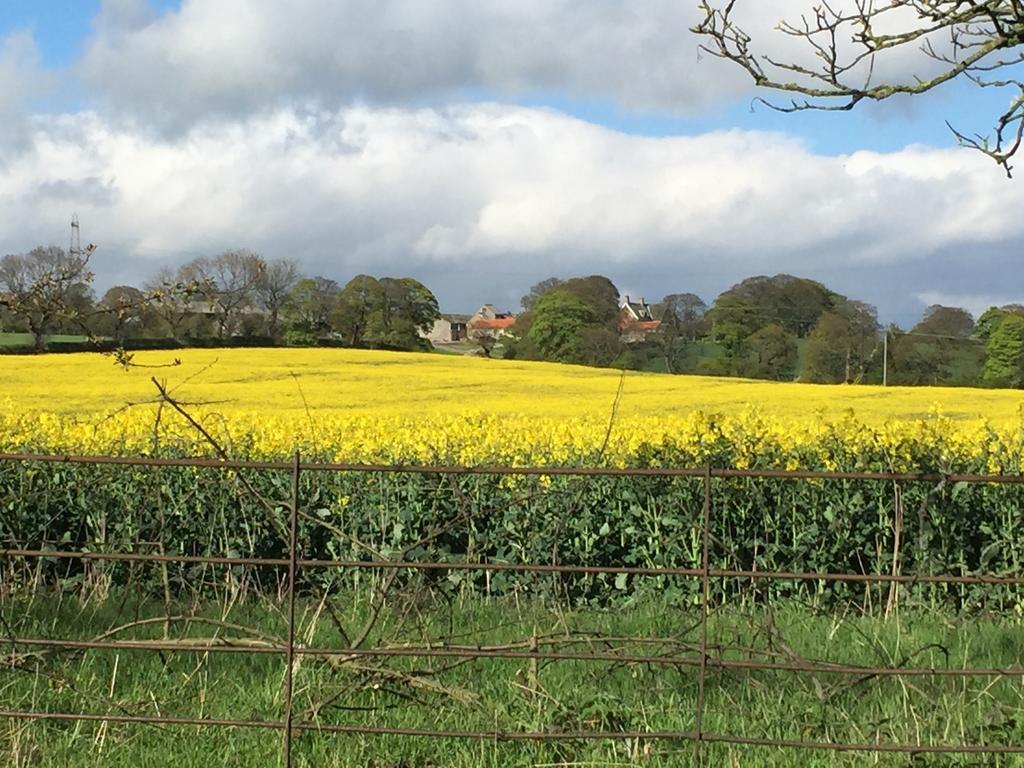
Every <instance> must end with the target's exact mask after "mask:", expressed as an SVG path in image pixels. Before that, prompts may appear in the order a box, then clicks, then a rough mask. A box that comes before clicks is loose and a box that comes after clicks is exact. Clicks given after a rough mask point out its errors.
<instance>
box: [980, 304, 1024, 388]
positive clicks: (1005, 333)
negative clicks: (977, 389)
mask: <svg viewBox="0 0 1024 768" xmlns="http://www.w3.org/2000/svg"><path fill="white" fill-rule="evenodd" d="M981 381H982V383H983V384H985V385H986V386H989V387H1013V388H1018V389H1019V388H1020V387H1021V386H1024V317H1022V316H1020V315H1018V314H1015V313H1010V312H1008V313H1007V314H1006V316H1005V317H1004V318H1003V319H1002V321H1001V322H1000V323H999V324H998V325H997V326H996V328H995V330H994V331H992V335H991V336H989V339H988V342H987V343H986V344H985V365H984V367H983V368H982V370H981Z"/></svg>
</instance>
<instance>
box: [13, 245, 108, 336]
mask: <svg viewBox="0 0 1024 768" xmlns="http://www.w3.org/2000/svg"><path fill="white" fill-rule="evenodd" d="M91 253H92V246H90V247H89V249H87V250H86V252H85V254H84V255H81V256H79V255H77V254H75V255H72V254H69V253H66V252H65V251H63V250H62V249H60V248H58V247H56V246H46V247H42V246H40V247H37V248H33V249H32V250H31V251H29V252H28V253H25V254H9V255H7V256H4V257H3V258H2V259H0V306H3V307H4V308H5V309H6V310H7V311H8V312H9V313H10V314H11V316H12V317H14V318H16V319H17V320H19V321H21V322H22V323H23V324H24V326H25V327H26V328H27V329H28V332H29V333H31V334H32V345H33V348H34V349H35V351H36V352H42V351H43V348H44V347H45V337H46V334H48V333H52V332H53V331H54V330H55V329H56V328H57V327H58V326H59V325H60V324H61V323H62V322H63V323H64V324H67V323H68V322H74V323H76V324H77V323H79V321H80V320H81V317H82V312H83V309H84V307H85V306H86V304H87V302H88V300H89V299H90V298H91V291H90V288H89V283H91V282H92V278H93V276H92V273H91V272H89V271H88V261H89V255H90V254H91Z"/></svg>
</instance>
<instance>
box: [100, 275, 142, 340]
mask: <svg viewBox="0 0 1024 768" xmlns="http://www.w3.org/2000/svg"><path fill="white" fill-rule="evenodd" d="M97 310H99V314H98V316H97V320H96V322H95V324H94V328H95V330H96V331H97V332H98V333H101V334H104V335H107V336H110V337H112V338H113V339H114V341H116V342H117V343H118V344H123V343H124V341H125V339H127V338H128V337H129V336H139V335H142V334H143V333H144V331H145V330H146V329H149V328H152V327H153V325H154V324H155V321H156V320H157V318H156V316H155V313H154V310H153V309H152V308H151V307H150V300H149V297H147V296H146V294H144V293H143V292H142V291H141V290H139V289H138V288H136V287H134V286H131V285H115V286H114V287H113V288H110V289H109V290H108V291H107V292H106V293H104V294H103V298H102V299H100V301H99V304H98V305H97Z"/></svg>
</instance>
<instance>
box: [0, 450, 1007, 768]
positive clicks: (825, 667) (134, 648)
mask: <svg viewBox="0 0 1024 768" xmlns="http://www.w3.org/2000/svg"><path fill="white" fill-rule="evenodd" d="M4 463H40V464H86V465H116V466H132V467H183V468H196V469H199V468H204V469H213V470H224V471H236V472H237V471H255V472H260V471H271V470H273V471H287V472H289V474H290V488H289V490H290V497H289V500H288V502H287V512H288V518H289V527H288V542H287V544H288V546H287V554H288V556H287V557H286V558H279V557H237V556H201V555H185V554H180V555H178V554H160V553H153V554H150V553H138V552H84V551H74V550H67V549H60V548H58V547H54V548H24V547H17V546H9V547H7V548H0V558H2V559H5V560H24V561H38V560H47V559H48V560H64V561H80V562H88V561H97V562H128V563H158V564H170V563H178V564H188V565H223V566H241V567H273V568H283V569H286V571H287V578H286V581H285V587H286V589H285V601H286V608H285V609H286V623H287V633H286V638H285V641H284V642H283V643H276V644H275V643H267V644H265V645H262V646H254V645H237V644H232V642H231V641H230V640H224V641H222V642H205V643H188V642H184V643H183V642H170V641H158V640H92V641H89V640H77V639H72V638H41V637H26V636H20V635H17V634H13V633H11V634H5V635H4V636H3V638H2V641H3V642H4V643H5V644H7V645H8V646H10V647H11V648H12V649H13V648H54V649H66V650H100V651H124V652H150V653H154V652H156V653H159V652H191V653H201V654H243V655H273V656H282V657H283V658H284V662H285V674H284V681H283V699H284V706H283V710H284V712H283V717H282V718H281V719H280V720H266V719H224V718H203V717H170V716H159V715H152V716H149V715H128V714H116V713H105V714H91V713H84V712H47V711H33V710H21V709H15V708H10V709H0V718H11V719H16V720H24V721H64V722H96V723H123V724H140V725H143V724H144V725H162V726H202V727H208V728H251V729H262V730H271V731H280V732H281V733H282V748H281V749H282V761H283V764H284V765H285V766H287V767H288V768H290V766H291V765H292V759H293V753H294V751H295V748H294V738H295V736H296V735H298V734H301V733H303V732H317V733H323V734H339V735H345V734H350V735H363V736H404V737H410V738H433V739H442V738H443V739H469V740H482V741H535V742H554V741H577V740H615V739H618V740H621V739H635V740H644V741H655V740H665V741H678V742H693V745H694V750H695V753H694V756H695V761H696V762H698V763H702V761H703V754H702V751H701V748H702V745H703V744H716V743H718V744H728V745H736V746H750V747H772V748H778V749H812V750H828V751H840V752H865V753H906V754H962V755H978V754H992V755H996V754H1024V745H1019V744H957V743H950V744H927V743H894V742H884V741H878V742H875V741H865V742H831V741H813V740H797V739H784V738H757V737H750V736H745V735H739V734H730V733H715V732H709V731H707V730H705V729H704V722H705V714H706V712H707V705H706V701H705V685H706V681H707V676H708V674H709V672H710V671H711V670H716V669H717V670H737V671H747V672H755V671H764V672H786V673H793V674H800V673H813V674H834V675H857V676H865V677H881V678H885V677H891V678H902V677H943V678H972V677H992V678H1015V677H1020V678H1022V679H1024V666H1019V665H1018V666H1010V667H1005V668H1001V667H988V668H983V667H963V668H950V667H938V668H937V667H911V666H891V667H886V666H875V667H871V666H862V665H854V664H839V663H825V662H799V661H793V662H779V661H760V660H755V659H727V658H721V657H720V655H716V653H715V652H716V651H718V650H720V649H719V648H718V646H716V645H715V644H713V643H711V642H710V639H709V632H708V627H709V616H710V613H711V611H710V608H711V595H710V584H711V581H712V580H713V579H742V580H751V581H817V582H856V583H865V584H910V585H913V584H951V585H981V586H985V585H991V586H1020V585H1024V576H1018V575H1010V576H1007V575H995V574H991V575H990V574H978V573H976V574H948V575H935V574H928V575H913V574H901V573H895V572H894V573H888V574H881V573H880V574H868V573H853V572H850V573H842V572H815V571H784V570H775V571H773V570H750V569H726V568H714V567H711V564H710V558H709V549H710V538H711V524H712V519H713V515H714V508H713V503H712V485H713V482H714V480H716V479H728V478H749V479H776V480H792V481H796V482H799V481H807V480H850V481H892V482H894V483H912V482H945V483H965V484H985V483H990V484H1021V483H1024V475H981V474H948V475H942V474H934V473H898V472H892V473H889V472H848V471H837V472H827V471H785V470H761V469H736V468H716V467H711V466H706V467H690V468H670V467H666V468H650V467H645V468H635V469H631V468H598V467H593V468H590V467H539V466H538V467H511V466H475V467H463V466H421V465H372V464H344V463H315V462H303V461H301V459H300V456H299V454H298V453H296V454H295V455H294V457H293V459H292V460H291V461H289V462H259V461H224V460H219V459H200V458H195V459H162V458H154V457H142V456H139V457H120V456H79V455H44V454H30V453H0V464H4ZM306 472H329V473H355V472H358V473H368V474H398V473H404V474H426V475H492V476H517V475H521V476H557V475H566V476H579V477H649V478H650V477H654V478H658V477H661V478H680V477H681V478H693V479H700V480H701V482H702V483H703V492H704V493H703V500H704V503H703V510H702V522H701V527H700V532H701V546H700V558H701V563H700V567H698V568H681V567H637V566H625V565H623V566H615V565H609V566H590V565H573V564H565V565H563V564H558V563H539V562H537V563H505V562H470V561H452V562H445V561H437V560H424V561H405V560H388V559H385V558H379V559H372V560H352V559H304V558H302V557H300V552H299V549H300V548H299V541H298V538H299V536H298V518H299V515H300V505H301V499H300V485H301V483H300V481H301V477H302V474H303V473H306ZM310 569H323V570H339V571H344V570H380V571H394V572H400V571H447V572H454V571H477V572H491V573H497V572H515V573H538V574H578V575H579V574H590V575H602V574H604V575H619V574H625V575H633V576H673V577H681V578H688V579H697V580H699V581H700V621H699V625H698V631H699V638H700V639H699V642H698V643H695V644H693V645H694V647H692V649H691V650H692V653H691V654H689V655H665V654H642V653H639V654H638V653H621V652H615V651H609V652H598V651H588V652H570V651H544V650H539V649H537V648H528V649H525V650H518V649H487V648H481V647H478V646H472V645H464V646H460V645H458V644H454V643H446V644H444V645H443V646H438V645H437V644H431V645H423V646H416V645H412V644H411V645H409V646H408V647H402V648H393V647H368V648H356V647H350V648H335V647H317V646H315V645H310V644H307V643H304V642H301V641H299V640H297V638H296V617H295V611H296V602H297V598H296V584H297V580H298V578H299V575H300V573H301V572H302V571H305V570H310ZM302 657H319V658H332V657H335V658H347V659H354V658H361V657H366V658H372V657H408V658H448V659H472V660H476V659H489V658H496V659H516V660H528V661H531V662H540V661H543V662H565V661H576V662H601V663H615V664H644V665H655V666H665V667H692V668H695V669H697V670H698V677H697V697H696V704H695V711H694V728H693V729H690V730H663V731H658V730H633V731H629V730H615V731H608V730H599V729H595V730H575V731H573V730H564V731H559V732H549V731H529V730H514V731H512V730H498V729H495V730H453V729H442V728H437V729H432V728H404V727H385V726H370V725H357V724H329V723H321V722H311V721H309V720H306V719H302V718H296V716H295V711H294V683H295V680H294V678H295V669H296V664H297V660H298V659H300V658H302Z"/></svg>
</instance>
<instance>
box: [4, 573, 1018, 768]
mask: <svg viewBox="0 0 1024 768" xmlns="http://www.w3.org/2000/svg"><path fill="white" fill-rule="evenodd" d="M332 604H333V609H332V610H333V612H334V615H333V618H332V615H331V611H330V610H328V609H327V608H325V607H324V605H323V604H321V603H319V602H317V601H312V600H310V601H303V602H302V603H301V604H300V606H299V628H298V637H299V639H300V641H302V642H306V643H309V644H313V645H317V646H333V647H347V643H346V644H345V645H340V644H341V643H342V642H343V641H342V640H341V634H340V632H341V631H342V630H345V631H346V634H348V635H349V636H350V637H351V636H352V635H353V634H354V628H356V627H359V626H361V625H362V624H363V622H364V621H365V620H366V618H367V613H368V606H367V605H366V603H365V600H361V599H360V598H359V596H358V595H335V596H333V598H332ZM225 605H228V606H229V607H228V608H225ZM2 607H3V617H4V620H5V622H7V624H8V625H10V626H9V631H12V630H13V631H18V632H20V633H21V634H23V635H27V636H35V637H40V636H43V637H59V636H65V637H67V636H71V637H80V638H88V637H95V636H97V635H99V634H100V633H102V632H104V631H106V630H109V629H110V628H111V627H114V626H117V625H122V624H126V623H131V622H134V621H137V620H139V619H143V618H146V617H155V616H160V615H164V614H165V611H166V610H167V609H166V608H165V607H164V606H163V605H161V603H160V601H159V600H154V601H147V600H139V599H137V598H136V597H133V596H132V595H128V594H110V595H107V596H106V597H105V598H104V599H97V598H89V599H79V598H71V597H68V596H66V595H65V596H63V597H62V596H61V595H57V594H35V595H33V596H19V597H10V596H8V597H6V598H5V599H4V600H3V606H2ZM172 612H175V613H183V614H187V615H190V616H195V617H207V618H216V619H226V620H228V621H230V622H233V623H237V624H240V625H245V626H248V627H253V628H256V629H257V630H258V631H259V632H260V633H262V635H265V636H268V637H280V636H283V633H284V627H285V623H284V619H283V611H282V606H281V605H280V604H279V603H272V602H254V601H246V600H240V601H235V602H231V601H230V600H229V601H228V602H227V603H221V604H214V603H209V602H208V603H204V604H202V605H200V606H197V605H194V604H193V605H187V606H185V605H182V606H172ZM698 618H699V611H698V609H697V608H696V607H695V606H693V605H690V604H685V605H684V604H675V603H673V602H672V601H671V600H668V599H665V600H660V601H658V602H654V603H645V604H639V605H624V606H619V607H617V608H615V609H602V608H597V607H582V608H573V609H570V608H565V607H559V606H556V605H551V604H546V603H540V602H538V601H536V600H534V601H514V600H487V599H484V598H481V597H465V598H459V597H455V598H454V599H450V600H447V599H441V598H440V597H439V595H438V593H437V592H433V593H429V592H411V593H407V594H406V595H405V597H399V598H395V599H394V600H393V601H392V602H390V603H389V604H388V605H387V607H386V608H385V610H384V612H383V613H382V618H381V620H380V622H379V624H378V625H377V626H376V627H375V628H374V630H373V632H372V633H371V636H370V638H369V645H370V646H371V647H372V646H374V645H376V646H377V647H381V646H384V645H394V644H395V643H409V644H413V645H416V646H419V647H422V645H421V644H423V643H424V642H428V641H429V642H432V643H435V644H436V643H439V642H445V643H449V644H461V645H469V646H476V645H498V644H517V645H516V646H515V647H519V648H524V647H525V648H527V649H528V648H529V643H530V642H533V641H532V640H531V638H533V637H536V638H538V640H537V641H536V642H537V647H539V648H541V649H542V650H554V651H561V652H570V651H575V652H587V653H611V652H618V653H632V654H644V655H671V656H675V657H680V656H689V657H691V658H692V657H693V656H694V654H695V652H696V644H697V643H698V642H699V630H698V626H697V619H698ZM339 628H340V629H339ZM169 630H170V632H169V635H168V636H169V637H171V638H175V637H177V638H181V637H194V638H207V637H209V636H211V634H213V633H214V632H216V631H219V632H220V634H221V635H233V636H236V637H237V636H239V635H240V632H239V631H236V630H216V629H215V628H212V627H210V626H208V625H204V624H202V623H200V622H198V621H196V622H193V623H191V624H188V625H186V624H180V623H179V624H175V625H173V626H171V627H169ZM164 631H165V625H164V624H163V623H156V624H152V625H145V626H142V627H136V628H134V629H128V630H125V631H124V632H122V633H120V634H118V635H117V637H119V638H121V639H127V638H143V637H148V638H161V637H164ZM638 638H646V639H647V642H641V641H640V640H639V639H638ZM652 639H659V641H658V642H653V643H652V642H650V641H651V640H652ZM709 639H710V642H711V644H712V647H715V646H716V644H723V645H726V646H729V647H730V648H732V650H729V651H725V652H724V653H725V657H726V658H736V659H738V658H759V659H765V658H770V659H774V660H786V659H790V660H794V659H804V660H807V659H814V660H818V661H833V662H843V663H848V664H858V665H863V666H890V665H898V664H901V663H902V664H904V665H908V666H916V667H934V668H946V667H952V668H958V667H963V666H978V667H1007V666H1012V665H1017V664H1020V663H1021V661H1022V659H1024V635H1022V633H1021V631H1020V625H1019V622H1017V621H1016V620H1011V619H1008V618H999V617H974V618H973V619H969V618H966V617H956V616H953V615H938V614H935V613H931V612H928V611H924V610H920V611H917V610H913V609H911V608H909V607H904V608H903V609H902V612H897V613H896V614H894V615H893V616H891V617H890V618H888V619H883V618H879V617H872V616H865V615H860V614H855V613H845V614H829V613H820V612H817V611H814V610H812V609H810V608H809V607H801V606H794V605H789V606H779V607H776V608H775V610H770V609H769V608H768V607H767V606H763V605H761V606H758V605H747V606H745V607H741V606H735V607H730V608H720V609H718V610H716V611H714V612H713V613H712V622H711V624H710V631H709ZM523 643H526V645H523ZM0 647H2V646H0ZM741 648H742V650H740V649H741ZM3 650H4V651H5V652H9V651H10V647H9V646H8V647H5V648H3ZM19 650H22V651H23V650H25V649H19ZM2 658H3V656H0V659H2ZM697 678H698V671H697V670H696V669H695V668H694V667H692V666H670V665H661V664H623V663H610V662H607V661H603V662H597V661H564V660H562V661H557V662H546V661H540V662H539V663H537V664H532V663H531V661H530V660H529V659H510V660H502V659H486V660H478V661H468V662H467V661H463V660H458V659H450V658H448V659H445V658H436V659H430V658H415V659H410V658H403V657H399V658H376V659H374V658H359V659H355V660H352V661H351V662H349V663H345V664H341V665H338V666H331V665H330V664H327V663H325V662H323V661H319V660H316V659H314V658H312V657H300V661H299V666H298V669H297V675H296V699H295V701H296V709H297V711H298V712H300V713H303V716H304V717H307V718H312V719H313V720H314V721H317V722H321V723H333V724H347V725H372V726H385V727H410V728H442V729H457V730H478V731H483V732H488V731H494V730H495V729H499V730H510V731H526V730H534V731H538V730H539V731H546V732H556V731H579V730H603V731H659V730H692V729H693V728H694V711H695V701H696V692H697ZM283 679H284V675H283V661H282V659H281V658H280V657H279V656H269V655H259V656H241V655H236V654H213V655H207V656H202V655H198V654H195V653H184V652H179V653H166V652H165V653H160V654H157V653H143V652H137V651H123V650H122V651H86V652H81V653H78V654H72V653H64V654H61V655H53V654H48V655H42V656H38V657H26V658H23V659H22V660H21V661H20V662H19V664H18V666H17V669H11V668H10V667H9V665H8V668H6V669H2V670H0V707H4V708H7V707H11V708H14V707H22V708H34V709H40V710H45V711H54V712H56V711H71V712H74V711H87V712H92V713H99V714H109V713H118V712H120V713H131V714H150V715H152V714H157V713H160V714H163V715H177V716H191V717H196V716H201V717H208V718H218V717H221V718H257V719H279V718H280V717H281V716H282V701H283V697H282V682H283ZM1020 683H1021V678H1020V677H1013V678H1009V677H1007V678H968V679H953V678H939V677H910V678H904V679H899V678H872V677H870V676H867V675H859V676H858V675H855V676H849V675H837V674H822V673H817V674H807V673H791V672H745V671H728V672H717V671H714V670H710V671H709V673H708V680H707V699H706V710H705V715H704V729H705V731H706V732H710V733H719V734H734V735H746V736H755V737H769V738H790V739H802V740H811V741H815V740H817V741H854V742H865V741H873V740H876V739H878V740H882V741H906V742H912V743H923V744H929V743H932V744H934V743H956V742H959V741H967V742H974V743H986V742H987V743H1002V744H1019V743H1021V742H1022V740H1024V690H1022V688H1021V685H1020ZM324 702H327V704H326V705H325V706H323V707H322V709H320V710H319V712H318V714H316V715H313V714H312V712H313V711H314V710H316V709H317V706H318V705H319V704H322V703H324ZM280 738H281V736H280V733H278V732H269V731H254V730H244V729H214V728H205V729H204V728H197V727H154V726H143V725H117V724H113V723H106V724H103V723H82V724H74V723H25V722H19V721H14V720H7V721H0V761H3V762H4V763H6V764H7V765H11V766H29V765H31V766H40V767H42V766H54V767H56V766H61V767H62V768H63V767H67V768H78V767H79V766H81V767H82V768H84V767H85V766H93V765H97V764H102V765H104V766H105V767H108V768H120V767H121V766H124V767H125V768H128V766H132V767H133V768H134V766H139V765H145V766H147V768H157V767H158V766H176V767H182V768H192V767H195V768H200V767H202V768H208V767H209V766H213V765H217V766H273V765H278V764H279V763H278V761H279V757H280ZM692 750H693V745H692V744H691V743H689V742H684V741H678V742H673V741H656V740H642V741H640V742H629V741H627V740H626V739H612V740H605V741H600V740H597V741H583V740H576V741H568V742H560V743H545V744H533V743H523V742H496V741H493V740H486V739H485V740H480V741H470V740H463V739H447V740H444V739H442V740H435V739H426V738H415V737H400V736H364V735H351V734H342V735H329V734H317V733H310V732H306V733H303V734H302V735H301V736H300V737H299V738H298V739H297V741H296V745H295V753H294V754H295V764H296V765H297V766H317V767H318V768H320V767H323V768H348V767H349V766H351V767H353V768H355V767H356V766H359V767H360V768H363V767H365V766H377V767H378V768H427V767H428V766H446V767H447V766H451V767H452V768H476V767H477V766H492V767H494V768H498V766H524V767H525V766H555V765H559V766H625V765H643V766H659V767H660V766H686V765H691V764H693V763H692V756H693V751H692ZM705 752H706V754H705V758H706V761H705V764H706V765H712V766H719V765H742V766H756V767H761V766H764V767H765V768H767V767H769V766H771V767H775V766H779V767H781V766H807V767H810V766H854V765H864V764H868V763H870V764H877V765H894V766H896V765H898V766H904V765H905V766H923V765H979V764H985V765H1013V764H1017V763H1015V762H1012V759H1011V760H1007V759H1005V758H1003V759H999V758H996V757H991V758H988V759H986V758H985V757H984V756H978V755H974V756H969V757H941V758H940V757H935V758H929V757H927V756H914V757H912V756H905V755H884V754H879V753H876V754H864V753H860V754H856V753H854V754H844V753H833V752H826V751H816V750H784V749H777V748H776V749H773V748H752V747H740V746H727V745H708V746H706V747H705Z"/></svg>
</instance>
